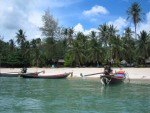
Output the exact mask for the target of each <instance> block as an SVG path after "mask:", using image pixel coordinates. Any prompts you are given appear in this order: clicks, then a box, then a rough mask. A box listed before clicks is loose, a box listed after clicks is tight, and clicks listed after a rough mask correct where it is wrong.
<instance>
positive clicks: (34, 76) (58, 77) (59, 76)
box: [22, 73, 71, 79]
mask: <svg viewBox="0 0 150 113" xmlns="http://www.w3.org/2000/svg"><path fill="white" fill-rule="evenodd" d="M70 74H71V73H63V74H56V75H38V74H22V77H23V78H42V79H63V78H67V77H68V76H69V75H70Z"/></svg>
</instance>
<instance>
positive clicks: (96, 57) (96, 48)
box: [88, 31, 104, 64]
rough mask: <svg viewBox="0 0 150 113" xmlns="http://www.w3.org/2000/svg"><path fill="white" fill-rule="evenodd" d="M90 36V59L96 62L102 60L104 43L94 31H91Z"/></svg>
mask: <svg viewBox="0 0 150 113" xmlns="http://www.w3.org/2000/svg"><path fill="white" fill-rule="evenodd" d="M89 37H90V41H89V46H88V47H89V48H88V53H89V54H88V59H89V60H90V61H92V62H93V63H94V64H96V63H98V62H102V60H103V56H104V53H103V49H102V43H101V42H100V41H99V40H98V36H97V35H96V32H94V31H91V33H90V35H89Z"/></svg>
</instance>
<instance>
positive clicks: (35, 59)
mask: <svg viewBox="0 0 150 113" xmlns="http://www.w3.org/2000/svg"><path fill="white" fill-rule="evenodd" d="M30 45H31V56H32V65H33V66H39V60H40V56H41V54H40V47H41V39H40V38H37V39H32V41H31V42H30Z"/></svg>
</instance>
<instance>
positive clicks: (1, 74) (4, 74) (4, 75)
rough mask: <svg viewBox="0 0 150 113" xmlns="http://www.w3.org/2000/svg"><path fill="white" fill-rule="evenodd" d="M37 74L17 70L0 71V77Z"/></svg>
mask: <svg viewBox="0 0 150 113" xmlns="http://www.w3.org/2000/svg"><path fill="white" fill-rule="evenodd" d="M35 74H38V73H37V72H34V73H17V72H11V73H0V77H21V76H22V75H35Z"/></svg>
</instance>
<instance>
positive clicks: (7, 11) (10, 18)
mask: <svg viewBox="0 0 150 113" xmlns="http://www.w3.org/2000/svg"><path fill="white" fill-rule="evenodd" d="M134 1H135V2H138V3H139V4H140V6H141V8H142V11H143V13H144V17H143V18H144V19H143V21H142V22H141V23H140V24H139V25H138V32H139V31H141V30H146V31H147V32H149V31H150V7H149V6H150V0H0V35H1V37H3V38H4V39H3V40H5V41H8V40H10V39H12V38H15V36H16V32H17V31H18V30H19V29H23V30H24V31H25V33H26V36H27V39H28V40H31V39H33V38H36V37H41V32H40V31H39V27H41V26H42V20H41V17H42V15H44V12H45V10H47V9H48V8H49V9H50V12H51V14H52V15H53V16H54V17H55V18H56V19H58V22H59V25H60V26H63V27H67V28H68V27H73V28H74V30H75V31H81V32H84V33H85V34H87V33H88V32H89V31H91V30H96V29H97V28H98V26H99V25H101V24H104V23H107V24H113V25H114V26H115V27H117V29H119V30H120V31H123V30H124V28H125V27H127V26H130V27H133V25H132V22H129V21H127V20H126V19H127V14H126V11H127V9H128V7H129V6H130V5H131V3H133V2H134Z"/></svg>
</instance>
